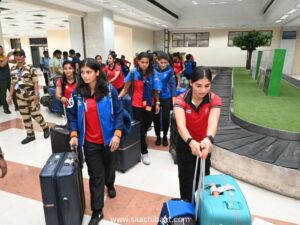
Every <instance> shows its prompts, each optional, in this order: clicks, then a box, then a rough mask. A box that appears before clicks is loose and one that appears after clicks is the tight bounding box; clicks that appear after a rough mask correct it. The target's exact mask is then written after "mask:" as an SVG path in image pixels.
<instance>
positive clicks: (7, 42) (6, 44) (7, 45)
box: [3, 38, 11, 54]
mask: <svg viewBox="0 0 300 225" xmlns="http://www.w3.org/2000/svg"><path fill="white" fill-rule="evenodd" d="M3 47H4V51H5V54H7V53H9V52H10V51H11V46H10V38H3Z"/></svg>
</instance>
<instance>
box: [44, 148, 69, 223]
mask: <svg viewBox="0 0 300 225" xmlns="http://www.w3.org/2000/svg"><path fill="white" fill-rule="evenodd" d="M64 155H65V153H57V154H52V155H51V156H50V157H49V159H48V160H47V162H46V164H45V166H44V167H43V169H42V171H41V173H40V185H41V192H42V199H43V206H44V214H45V220H46V225H59V224H60V222H59V221H60V216H59V212H60V208H59V204H58V198H57V187H56V172H57V170H58V168H59V166H60V164H61V162H62V160H63V158H64Z"/></svg>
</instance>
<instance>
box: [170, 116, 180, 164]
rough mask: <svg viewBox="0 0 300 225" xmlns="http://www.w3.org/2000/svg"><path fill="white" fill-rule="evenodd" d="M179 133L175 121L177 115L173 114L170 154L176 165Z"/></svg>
mask: <svg viewBox="0 0 300 225" xmlns="http://www.w3.org/2000/svg"><path fill="white" fill-rule="evenodd" d="M178 135H179V133H178V131H177V125H176V120H175V114H174V113H172V114H171V127H170V145H169V152H170V153H171V156H172V158H173V161H174V163H175V164H177V156H176V144H177V140H178V138H179V137H178Z"/></svg>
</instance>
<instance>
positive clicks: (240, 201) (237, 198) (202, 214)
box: [196, 160, 251, 225]
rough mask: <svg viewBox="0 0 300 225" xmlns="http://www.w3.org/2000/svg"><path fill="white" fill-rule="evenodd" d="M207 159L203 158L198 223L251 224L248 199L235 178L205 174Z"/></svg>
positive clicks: (208, 224)
mask: <svg viewBox="0 0 300 225" xmlns="http://www.w3.org/2000/svg"><path fill="white" fill-rule="evenodd" d="M204 173H205V160H201V170H200V180H199V183H201V185H200V188H201V189H200V190H199V189H198V194H199V195H198V196H197V197H196V199H199V201H198V202H199V207H198V209H199V210H198V212H197V214H196V215H197V216H198V224H199V225H219V224H222V225H233V224H235V225H251V214H250V211H249V208H248V205H247V202H246V199H245V197H244V195H243V193H242V191H241V189H240V188H239V186H238V184H237V183H236V181H235V180H234V178H232V177H230V176H227V175H211V176H204Z"/></svg>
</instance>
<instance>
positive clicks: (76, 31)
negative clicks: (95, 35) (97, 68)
mask: <svg viewBox="0 0 300 225" xmlns="http://www.w3.org/2000/svg"><path fill="white" fill-rule="evenodd" d="M69 32H70V34H72V35H70V44H71V48H72V49H74V50H75V51H76V52H79V53H80V54H81V55H82V57H83V54H84V52H83V37H82V25H81V17H80V16H73V15H69Z"/></svg>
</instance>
